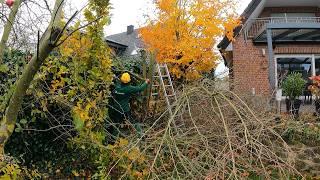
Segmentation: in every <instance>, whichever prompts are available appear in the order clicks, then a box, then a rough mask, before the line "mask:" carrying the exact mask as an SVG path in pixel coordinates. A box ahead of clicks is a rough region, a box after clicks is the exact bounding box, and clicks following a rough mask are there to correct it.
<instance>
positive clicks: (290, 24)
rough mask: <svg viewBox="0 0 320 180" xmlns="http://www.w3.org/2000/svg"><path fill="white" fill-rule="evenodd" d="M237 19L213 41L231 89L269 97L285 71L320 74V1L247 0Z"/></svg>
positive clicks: (284, 74)
mask: <svg viewBox="0 0 320 180" xmlns="http://www.w3.org/2000/svg"><path fill="white" fill-rule="evenodd" d="M242 18H243V20H242V25H241V26H239V27H237V28H236V29H234V32H235V41H233V42H230V41H229V40H228V39H227V38H224V39H223V40H222V41H221V42H220V43H219V45H218V48H219V50H220V52H221V54H222V56H223V58H224V61H225V64H226V65H227V66H228V67H229V69H230V72H229V76H230V79H232V81H233V82H232V84H233V88H234V89H235V90H237V91H241V92H244V93H254V94H261V95H268V96H269V95H274V94H275V93H274V92H275V91H276V90H277V89H278V88H279V87H280V84H281V81H282V80H283V78H284V77H285V76H286V75H287V74H288V73H290V72H300V73H302V75H303V77H304V78H305V79H308V77H310V76H312V75H320V1H319V0H252V1H251V3H250V4H249V5H248V7H247V8H246V9H245V11H244V12H243V13H242ZM306 91H307V90H306Z"/></svg>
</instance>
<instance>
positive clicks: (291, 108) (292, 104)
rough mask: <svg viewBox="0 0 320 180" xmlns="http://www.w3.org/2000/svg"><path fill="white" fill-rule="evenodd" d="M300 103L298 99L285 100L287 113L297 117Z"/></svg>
mask: <svg viewBox="0 0 320 180" xmlns="http://www.w3.org/2000/svg"><path fill="white" fill-rule="evenodd" d="M301 103H302V101H301V100H300V99H295V100H290V99H286V107H287V112H288V113H290V114H292V115H294V116H295V117H298V116H299V109H300V106H301Z"/></svg>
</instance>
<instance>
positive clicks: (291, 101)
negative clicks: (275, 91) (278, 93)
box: [281, 73, 306, 116]
mask: <svg viewBox="0 0 320 180" xmlns="http://www.w3.org/2000/svg"><path fill="white" fill-rule="evenodd" d="M305 84H306V81H305V80H304V79H303V78H302V74H300V73H291V74H290V75H288V76H287V78H286V79H285V80H284V81H283V84H282V86H281V87H282V89H283V93H284V95H286V96H287V98H286V106H287V112H288V113H291V114H292V115H294V116H298V115H299V109H300V105H301V102H302V101H301V100H300V99H298V98H299V96H300V95H301V94H302V92H303V90H304V88H305Z"/></svg>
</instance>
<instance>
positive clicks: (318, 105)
mask: <svg viewBox="0 0 320 180" xmlns="http://www.w3.org/2000/svg"><path fill="white" fill-rule="evenodd" d="M314 105H315V107H316V113H317V115H320V99H317V100H315V101H314Z"/></svg>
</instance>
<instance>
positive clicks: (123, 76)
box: [120, 73, 131, 84]
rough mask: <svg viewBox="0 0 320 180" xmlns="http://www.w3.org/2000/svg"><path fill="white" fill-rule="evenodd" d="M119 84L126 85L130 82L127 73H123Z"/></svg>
mask: <svg viewBox="0 0 320 180" xmlns="http://www.w3.org/2000/svg"><path fill="white" fill-rule="evenodd" d="M120 80H121V82H122V83H124V84H127V83H129V82H130V81H131V77H130V74H129V73H123V74H122V75H121V78H120Z"/></svg>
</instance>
